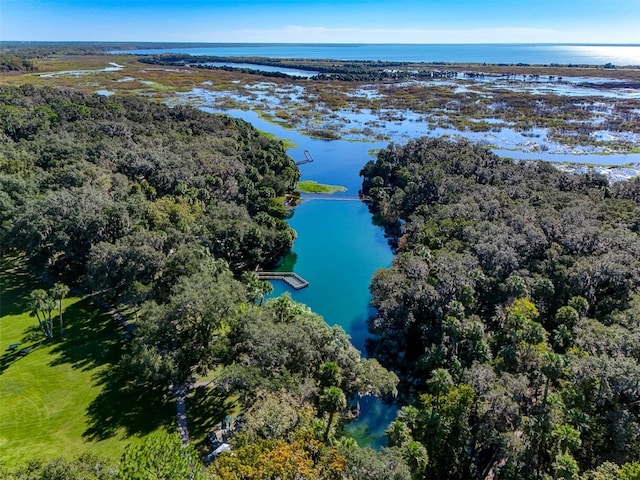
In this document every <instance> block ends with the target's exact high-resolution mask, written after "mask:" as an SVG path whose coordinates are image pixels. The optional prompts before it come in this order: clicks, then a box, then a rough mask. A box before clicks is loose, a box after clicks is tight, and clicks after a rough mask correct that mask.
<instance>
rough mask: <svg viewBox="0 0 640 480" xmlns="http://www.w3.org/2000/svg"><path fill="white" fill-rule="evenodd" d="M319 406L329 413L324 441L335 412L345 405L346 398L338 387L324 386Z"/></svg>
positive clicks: (327, 437)
mask: <svg viewBox="0 0 640 480" xmlns="http://www.w3.org/2000/svg"><path fill="white" fill-rule="evenodd" d="M320 406H321V407H322V409H323V410H324V411H325V412H328V413H329V420H328V422H327V429H326V430H325V432H324V441H325V442H326V441H328V440H329V432H330V431H331V426H332V424H333V419H334V418H335V415H336V413H338V412H339V411H340V410H343V409H344V408H345V407H346V406H347V398H346V397H345V396H344V392H343V391H342V390H340V389H339V388H338V387H329V388H325V389H324V392H323V394H322V396H321V397H320Z"/></svg>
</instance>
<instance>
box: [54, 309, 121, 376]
mask: <svg viewBox="0 0 640 480" xmlns="http://www.w3.org/2000/svg"><path fill="white" fill-rule="evenodd" d="M62 318H63V322H64V338H63V339H60V337H59V335H60V333H59V324H58V321H59V320H58V319H57V318H56V320H55V335H56V341H57V343H56V345H55V347H54V348H53V349H52V351H51V353H52V355H53V356H54V359H53V360H52V361H51V363H50V365H52V366H55V365H61V364H65V363H68V364H71V365H72V366H73V368H79V369H82V370H92V369H94V368H96V367H100V366H102V365H104V364H107V363H116V362H117V361H118V360H119V359H120V356H121V348H122V346H121V341H120V335H122V333H123V331H122V329H121V327H120V326H119V325H118V323H117V322H115V320H114V319H113V318H112V317H111V316H110V315H109V314H107V313H104V312H100V311H99V310H98V308H97V307H95V306H94V305H93V303H92V301H91V299H90V298H85V299H82V300H80V301H78V302H76V303H74V304H72V305H69V306H68V307H67V308H66V309H65V310H64V315H63V317H62Z"/></svg>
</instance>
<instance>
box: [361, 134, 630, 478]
mask: <svg viewBox="0 0 640 480" xmlns="http://www.w3.org/2000/svg"><path fill="white" fill-rule="evenodd" d="M361 173H362V175H363V177H364V181H363V194H364V195H366V196H367V197H368V198H369V200H370V205H371V208H372V210H373V211H374V212H375V214H376V216H377V217H378V218H379V220H380V221H381V222H382V223H383V224H384V225H385V227H386V228H387V232H388V233H389V235H390V236H391V238H392V240H393V242H394V245H395V246H396V249H397V256H396V258H395V260H394V262H393V265H392V267H391V268H389V269H386V270H382V271H380V272H378V273H377V274H376V275H375V277H374V279H373V282H372V285H371V290H372V293H373V295H374V305H375V306H376V307H377V314H376V316H375V317H374V318H372V319H371V323H370V327H371V331H372V332H373V333H374V335H375V337H374V339H373V341H372V342H371V343H370V345H369V347H370V349H371V352H372V353H373V354H374V355H375V356H377V357H378V358H380V359H381V360H382V361H383V364H385V365H387V366H391V367H393V368H395V369H397V370H398V371H399V372H401V373H402V375H401V377H402V378H403V379H404V380H405V382H404V383H405V392H408V393H409V394H410V396H411V397H413V398H416V396H417V402H416V403H415V406H408V407H405V408H403V409H402V410H401V411H400V413H399V415H398V419H397V421H396V422H395V423H394V424H392V425H391V427H390V430H389V435H390V441H391V442H392V444H394V445H398V446H403V445H405V446H406V445H410V442H412V441H417V442H419V443H420V444H421V445H423V446H424V447H425V448H426V450H427V454H428V466H427V467H426V472H427V476H428V477H429V478H470V477H478V478H485V477H487V476H492V475H498V476H499V477H500V478H534V477H537V478H539V476H540V475H543V474H545V475H547V474H548V475H553V476H555V477H556V478H570V477H571V478H575V476H577V475H578V474H579V472H581V471H582V472H584V471H588V470H590V469H594V468H597V467H598V466H599V465H601V464H602V463H603V462H606V461H610V462H615V463H618V464H620V463H623V462H625V461H633V460H637V459H638V454H639V453H640V443H639V437H638V435H637V432H638V431H640V411H638V408H637V405H638V402H639V401H640V389H638V387H637V379H638V378H639V375H640V365H639V364H638V356H637V349H636V346H635V344H634V342H635V340H632V339H636V338H637V335H638V333H639V330H638V328H639V327H638V322H637V319H638V318H639V314H640V310H639V309H638V307H639V305H640V304H639V302H640V293H639V289H638V287H639V286H640V274H639V271H640V270H639V267H640V264H639V262H640V255H639V254H640V238H639V236H638V234H639V233H640V204H639V202H638V199H639V196H638V191H639V190H638V181H637V180H632V181H629V182H626V183H621V184H616V185H613V186H611V185H609V184H608V182H607V180H606V179H605V178H604V177H602V176H600V175H598V174H594V173H587V174H584V175H573V174H567V173H563V172H560V171H559V170H556V169H555V168H553V167H552V166H551V165H549V164H545V163H514V162H512V161H510V160H505V159H501V158H498V157H497V156H495V155H494V154H492V153H490V152H489V151H488V150H486V149H485V148H483V147H480V146H478V145H473V144H470V143H467V142H462V141H460V142H457V141H449V140H433V139H419V140H415V141H411V142H409V143H408V144H407V145H405V146H402V147H400V146H397V145H390V146H389V147H388V148H387V149H386V150H383V151H381V152H380V154H379V155H378V159H377V161H375V162H369V163H368V164H367V165H366V166H365V167H364V168H363V170H362V172H361Z"/></svg>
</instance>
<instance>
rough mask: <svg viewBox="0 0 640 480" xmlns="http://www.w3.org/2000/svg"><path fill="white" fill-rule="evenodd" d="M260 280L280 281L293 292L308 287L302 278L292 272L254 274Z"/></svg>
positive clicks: (307, 283)
mask: <svg viewBox="0 0 640 480" xmlns="http://www.w3.org/2000/svg"><path fill="white" fill-rule="evenodd" d="M256 273H257V274H258V278H259V279H260V280H281V281H283V282H284V283H286V284H287V285H289V286H290V287H291V288H293V289H294V290H301V289H303V288H305V287H308V286H309V282H307V281H306V280H305V279H304V278H302V277H301V276H300V275H298V274H297V273H294V272H256Z"/></svg>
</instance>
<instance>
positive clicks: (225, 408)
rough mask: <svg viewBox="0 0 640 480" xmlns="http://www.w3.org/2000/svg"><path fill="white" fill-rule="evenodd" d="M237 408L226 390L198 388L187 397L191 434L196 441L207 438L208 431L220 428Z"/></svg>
mask: <svg viewBox="0 0 640 480" xmlns="http://www.w3.org/2000/svg"><path fill="white" fill-rule="evenodd" d="M235 408H236V404H235V402H234V401H233V400H230V399H229V397H228V395H227V394H225V393H224V392H220V391H218V390H216V389H214V388H207V387H198V388H196V390H195V391H194V392H193V393H192V394H191V395H190V396H189V397H187V422H188V426H189V436H190V437H191V439H193V440H195V441H196V442H197V441H198V440H199V439H204V438H206V434H207V432H210V431H212V430H216V429H217V428H219V427H220V423H221V422H222V420H223V419H224V418H225V417H226V416H227V415H230V414H231V413H232V412H233V411H234V410H235Z"/></svg>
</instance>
